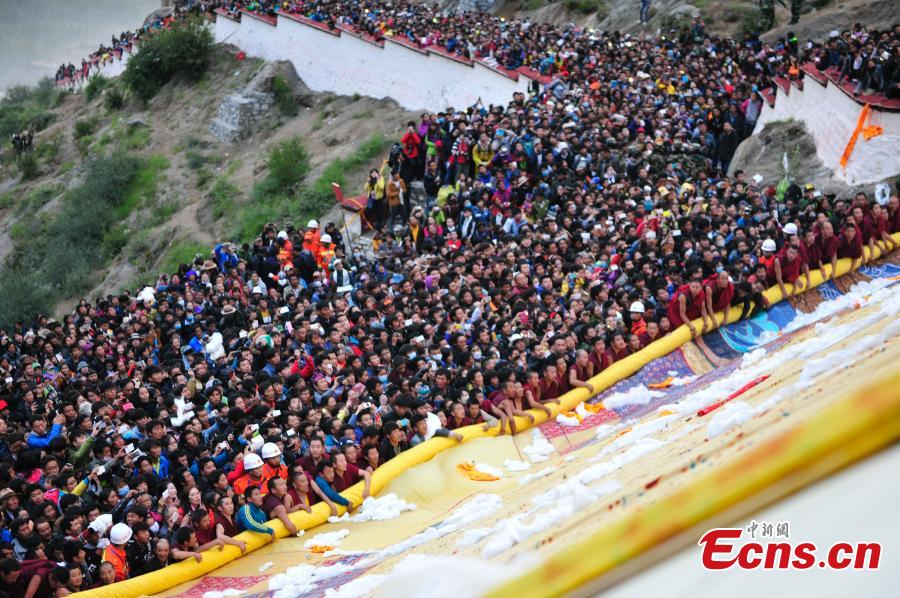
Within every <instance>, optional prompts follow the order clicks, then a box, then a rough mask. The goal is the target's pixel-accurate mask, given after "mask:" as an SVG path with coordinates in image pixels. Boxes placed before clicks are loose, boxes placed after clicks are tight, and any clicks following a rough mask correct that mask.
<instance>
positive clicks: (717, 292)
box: [703, 270, 734, 327]
mask: <svg viewBox="0 0 900 598" xmlns="http://www.w3.org/2000/svg"><path fill="white" fill-rule="evenodd" d="M703 290H704V292H705V295H706V311H707V313H709V317H710V319H711V320H712V325H713V326H714V327H716V326H724V325H725V320H726V319H727V318H728V309H729V308H730V307H731V298H732V297H734V284H733V283H732V282H731V277H730V276H729V275H728V272H726V271H725V270H722V271H721V272H717V273H716V274H714V275H712V276H710V277H709V278H707V279H706V282H705V283H704V289H703ZM716 312H722V321H721V322H719V323H718V324H717V323H716Z"/></svg>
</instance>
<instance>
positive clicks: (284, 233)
mask: <svg viewBox="0 0 900 598" xmlns="http://www.w3.org/2000/svg"><path fill="white" fill-rule="evenodd" d="M278 238H279V239H284V240H285V241H287V238H288V236H287V233H286V232H284V231H279V232H278Z"/></svg>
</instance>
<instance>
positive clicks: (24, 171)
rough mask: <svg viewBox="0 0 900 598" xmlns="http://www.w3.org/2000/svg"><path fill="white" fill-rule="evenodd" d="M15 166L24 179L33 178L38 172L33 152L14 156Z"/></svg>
mask: <svg viewBox="0 0 900 598" xmlns="http://www.w3.org/2000/svg"><path fill="white" fill-rule="evenodd" d="M16 167H18V169H19V173H20V174H21V175H22V179H23V180H26V181H28V180H31V179H33V178H35V177H36V176H37V175H38V173H39V172H40V169H39V168H38V161H37V156H35V155H34V152H23V153H21V154H19V157H18V158H16Z"/></svg>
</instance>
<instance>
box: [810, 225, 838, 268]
mask: <svg viewBox="0 0 900 598" xmlns="http://www.w3.org/2000/svg"><path fill="white" fill-rule="evenodd" d="M815 243H816V250H817V253H818V257H819V263H818V267H819V269H821V270H822V278H823V279H824V280H829V279H832V278H834V273H835V271H836V270H837V237H835V236H834V226H832V224H831V221H830V220H825V221H824V222H823V223H822V225H821V227H819V230H818V232H816V241H815ZM826 262H828V263H830V264H831V272H830V273H828V274H826V269H825V263H826Z"/></svg>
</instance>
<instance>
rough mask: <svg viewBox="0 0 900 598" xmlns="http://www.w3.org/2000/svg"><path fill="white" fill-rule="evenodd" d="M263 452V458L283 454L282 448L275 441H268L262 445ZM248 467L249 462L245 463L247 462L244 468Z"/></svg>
mask: <svg viewBox="0 0 900 598" xmlns="http://www.w3.org/2000/svg"><path fill="white" fill-rule="evenodd" d="M261 452H262V458H263V459H268V458H270V457H280V456H281V449H280V448H278V445H277V444H275V443H274V442H267V443H265V444H264V445H263V447H262V451H261ZM246 468H247V464H246V463H245V464H244V469H246Z"/></svg>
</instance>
